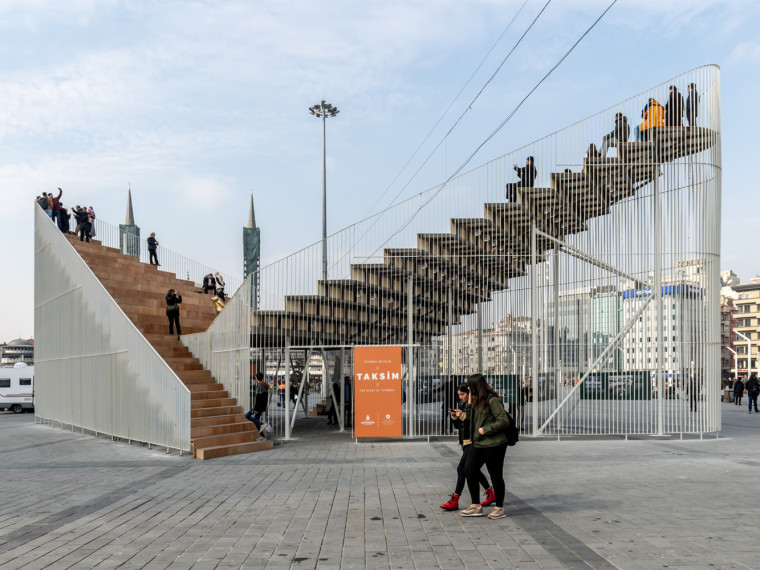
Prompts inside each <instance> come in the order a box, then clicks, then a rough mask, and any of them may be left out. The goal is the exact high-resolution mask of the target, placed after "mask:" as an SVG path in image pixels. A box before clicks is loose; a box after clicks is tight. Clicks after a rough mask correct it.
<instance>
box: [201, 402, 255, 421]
mask: <svg viewBox="0 0 760 570" xmlns="http://www.w3.org/2000/svg"><path fill="white" fill-rule="evenodd" d="M242 413H243V408H242V407H240V406H238V405H237V404H227V405H220V406H207V407H197V408H192V406H191V409H190V422H191V425H192V422H193V421H194V420H195V419H196V418H209V417H214V416H222V415H226V414H242Z"/></svg>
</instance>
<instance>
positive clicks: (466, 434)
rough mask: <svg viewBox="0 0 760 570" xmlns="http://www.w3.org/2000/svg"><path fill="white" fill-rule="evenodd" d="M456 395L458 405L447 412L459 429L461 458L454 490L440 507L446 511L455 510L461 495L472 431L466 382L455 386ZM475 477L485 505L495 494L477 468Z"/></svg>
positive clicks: (493, 499)
mask: <svg viewBox="0 0 760 570" xmlns="http://www.w3.org/2000/svg"><path fill="white" fill-rule="evenodd" d="M457 396H458V397H459V405H458V407H457V408H456V409H453V410H452V409H449V410H448V412H449V414H450V415H451V420H452V421H453V422H454V425H455V426H456V427H457V428H458V429H459V446H460V447H461V448H462V458H461V459H460V460H459V465H457V485H456V487H455V488H454V492H453V493H452V494H451V497H449V500H448V502H446V503H443V504H442V505H441V508H442V509H445V510H447V511H455V510H457V509H458V508H459V497H460V496H461V495H462V490H463V489H464V483H465V478H466V477H465V472H464V468H465V465H466V464H467V458H468V457H469V456H470V453H471V452H472V433H471V431H470V430H471V424H472V422H471V421H470V417H471V416H472V411H471V409H470V407H469V404H468V403H467V400H468V398H469V396H470V389H469V388H468V387H467V384H461V385H460V386H459V387H458V388H457ZM477 477H478V482H479V484H480V485H482V486H483V488H484V489H485V490H486V499H485V501H483V502H482V503H480V504H481V505H482V506H484V507H487V506H488V505H490V504H491V503H493V502H494V501H495V500H496V496H495V495H494V492H493V488H492V487H491V486H490V485H489V484H488V479H487V478H486V476H485V475H483V472H482V471H481V470H480V469H478V473H477Z"/></svg>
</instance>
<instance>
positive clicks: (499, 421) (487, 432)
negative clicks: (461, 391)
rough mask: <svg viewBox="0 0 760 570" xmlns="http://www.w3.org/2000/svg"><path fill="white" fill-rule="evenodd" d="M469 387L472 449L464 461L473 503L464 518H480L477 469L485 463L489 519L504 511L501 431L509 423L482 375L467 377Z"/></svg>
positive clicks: (504, 446)
mask: <svg viewBox="0 0 760 570" xmlns="http://www.w3.org/2000/svg"><path fill="white" fill-rule="evenodd" d="M467 386H468V387H469V388H470V397H469V404H470V409H471V411H472V417H471V420H470V421H471V425H472V436H473V450H472V451H471V452H470V454H469V456H468V458H467V461H466V464H465V474H466V476H467V488H468V489H469V490H470V497H471V498H472V504H471V505H470V506H469V507H467V508H466V509H465V510H463V511H462V512H461V513H459V514H461V515H462V516H463V517H482V516H483V514H484V513H483V506H482V505H481V504H480V503H479V502H478V490H479V484H480V481H479V478H478V473H479V472H480V468H481V467H483V465H484V464H485V466H486V469H488V474H489V475H490V476H491V483H492V484H493V490H494V494H495V495H496V500H495V502H496V506H495V507H494V509H493V511H491V513H490V514H489V515H488V518H489V519H500V518H503V517H505V516H507V514H506V513H505V512H504V494H505V492H506V488H505V485H504V475H503V473H502V471H503V470H504V456H505V455H506V453H507V436H506V434H505V433H504V432H505V430H506V429H507V426H508V425H509V418H508V416H507V412H506V411H505V410H504V404H502V403H501V398H500V397H499V395H498V394H497V393H496V392H495V391H494V389H493V388H491V387H490V386H489V385H488V383H487V382H486V379H485V378H484V377H483V375H482V374H473V375H472V376H470V377H469V378H467Z"/></svg>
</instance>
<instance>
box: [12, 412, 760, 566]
mask: <svg viewBox="0 0 760 570" xmlns="http://www.w3.org/2000/svg"><path fill="white" fill-rule="evenodd" d="M723 413H724V416H723V424H724V430H723V432H722V434H721V437H720V438H719V439H706V440H701V441H700V440H699V439H684V440H679V439H674V438H666V439H662V438H643V439H638V440H629V441H623V440H563V441H561V442H557V441H546V440H542V441H531V440H529V439H527V438H524V440H523V441H521V442H520V443H519V444H518V445H517V447H515V448H510V450H509V451H508V453H507V465H506V468H505V471H506V479H507V491H508V492H507V503H508V504H507V512H508V514H509V516H508V517H507V518H505V519H501V520H496V521H492V520H488V519H486V518H463V517H460V516H458V515H457V514H456V513H449V512H444V511H442V510H441V509H440V508H439V507H438V505H439V504H440V503H441V502H442V501H443V500H445V499H446V498H447V496H448V494H449V493H450V492H451V491H452V486H453V484H454V482H455V476H456V474H455V471H454V466H455V465H456V462H457V460H458V456H459V450H458V448H457V446H456V444H455V443H454V441H453V440H441V441H433V442H427V441H425V442H406V441H392V442H382V443H377V442H375V443H359V444H357V443H355V441H354V440H353V439H351V438H350V436H347V435H345V434H339V433H337V432H335V431H334V430H333V429H332V428H329V429H328V427H327V426H326V425H325V419H324V418H319V417H317V418H306V419H304V420H300V421H299V423H297V424H296V431H295V432H294V435H296V436H298V437H299V439H298V440H295V441H292V442H288V443H285V444H281V445H277V446H275V448H274V449H273V450H271V451H266V452H259V453H255V454H249V455H241V456H232V457H226V458H221V459H214V460H210V461H205V462H203V461H199V460H194V459H190V458H189V457H179V456H176V455H167V454H165V453H163V452H160V451H156V450H148V449H147V448H145V447H143V446H137V445H132V446H129V445H127V444H126V443H121V442H112V441H110V439H107V438H97V437H93V436H91V435H82V434H79V433H76V432H71V431H67V430H61V429H56V428H50V427H46V426H43V425H38V424H35V423H34V418H33V416H32V415H31V414H23V415H13V414H10V413H0V458H1V459H0V470H1V472H2V476H3V478H2V480H3V482H4V487H5V492H4V493H3V499H4V500H3V501H2V507H0V566H2V568H9V569H13V568H118V567H121V568H143V567H145V568H194V569H206V568H267V569H270V568H271V569H274V568H318V569H330V568H394V569H396V568H398V569H412V568H420V569H421V568H424V569H430V568H457V569H459V568H665V567H668V568H758V567H760V542H759V539H758V536H759V535H758V530H757V526H758V525H757V521H758V520H759V518H758V517H759V515H758V512H757V507H758V505H757V500H756V497H757V489H758V486H757V481H758V480H760V456H759V454H760V437H759V436H760V414H754V413H752V414H748V413H747V411H746V408H744V407H742V408H739V407H738V406H734V405H733V404H723ZM465 492H466V491H465ZM468 502H469V501H465V503H468ZM465 506H466V505H465ZM487 510H489V509H487Z"/></svg>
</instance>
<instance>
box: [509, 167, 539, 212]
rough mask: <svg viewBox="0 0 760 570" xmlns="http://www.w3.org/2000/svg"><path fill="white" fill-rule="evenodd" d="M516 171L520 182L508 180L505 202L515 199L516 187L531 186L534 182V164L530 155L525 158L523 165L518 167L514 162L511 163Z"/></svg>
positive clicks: (514, 200)
mask: <svg viewBox="0 0 760 570" xmlns="http://www.w3.org/2000/svg"><path fill="white" fill-rule="evenodd" d="M512 166H513V167H514V169H515V172H517V177H518V178H519V179H520V182H510V183H508V184H507V202H516V201H517V189H518V188H533V185H534V184H535V183H536V165H535V162H534V160H533V157H532V156H529V157H528V158H526V159H525V166H524V167H523V168H519V167H518V166H517V165H516V164H514V165H512Z"/></svg>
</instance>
